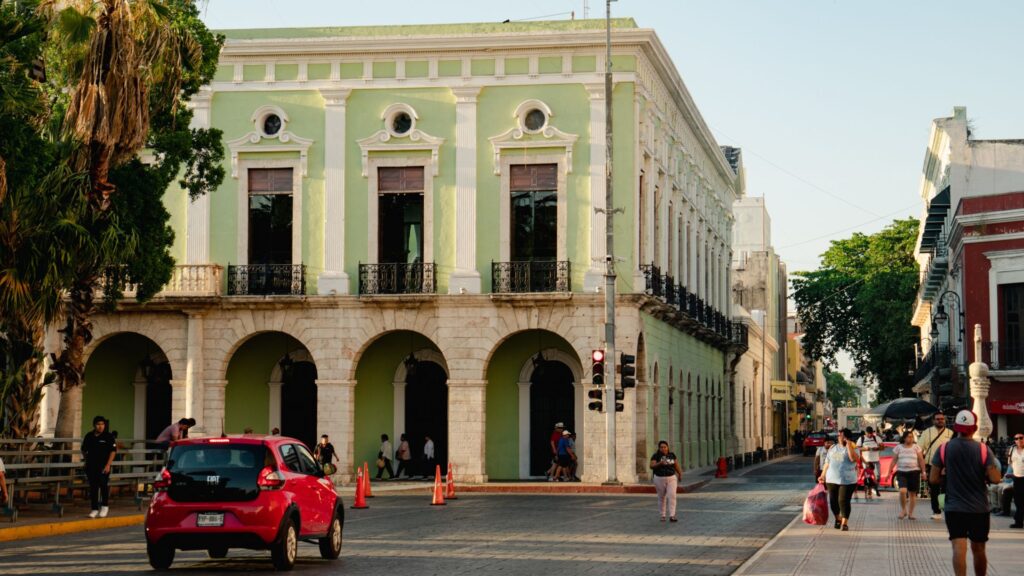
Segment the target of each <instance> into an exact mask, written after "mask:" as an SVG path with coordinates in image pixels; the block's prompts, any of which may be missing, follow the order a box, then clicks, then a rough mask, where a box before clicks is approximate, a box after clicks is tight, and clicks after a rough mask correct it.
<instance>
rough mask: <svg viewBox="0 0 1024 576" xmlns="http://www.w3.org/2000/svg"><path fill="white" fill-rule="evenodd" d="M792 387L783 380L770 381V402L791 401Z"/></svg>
mask: <svg viewBox="0 0 1024 576" xmlns="http://www.w3.org/2000/svg"><path fill="white" fill-rule="evenodd" d="M792 399H793V385H792V384H790V383H789V382H786V381H784V380H772V400H792Z"/></svg>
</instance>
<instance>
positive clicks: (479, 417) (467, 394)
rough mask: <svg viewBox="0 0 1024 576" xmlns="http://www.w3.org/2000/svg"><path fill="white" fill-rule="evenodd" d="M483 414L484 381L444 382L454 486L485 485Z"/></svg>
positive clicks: (484, 400)
mask: <svg viewBox="0 0 1024 576" xmlns="http://www.w3.org/2000/svg"><path fill="white" fill-rule="evenodd" d="M485 414H487V381H486V380H449V381H448V443H449V444H448V461H449V462H451V463H452V465H453V466H454V467H455V478H456V482H486V481H487V460H486V446H487V444H486V436H485V432H486V421H485V420H486V419H485ZM442 473H444V471H442Z"/></svg>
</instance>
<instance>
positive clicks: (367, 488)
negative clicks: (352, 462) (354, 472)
mask: <svg viewBox="0 0 1024 576" xmlns="http://www.w3.org/2000/svg"><path fill="white" fill-rule="evenodd" d="M363 482H365V486H364V488H365V489H364V490H363V491H364V492H366V497H367V498H373V490H371V489H370V466H369V465H368V464H367V463H366V462H363Z"/></svg>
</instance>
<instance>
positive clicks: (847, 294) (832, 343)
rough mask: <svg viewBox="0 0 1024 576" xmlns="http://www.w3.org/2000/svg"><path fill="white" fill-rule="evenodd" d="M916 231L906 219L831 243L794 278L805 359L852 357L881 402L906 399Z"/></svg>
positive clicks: (915, 283)
mask: <svg viewBox="0 0 1024 576" xmlns="http://www.w3.org/2000/svg"><path fill="white" fill-rule="evenodd" d="M917 231H918V221H917V220H916V219H913V218H910V219H906V220H895V221H893V223H892V224H890V225H889V226H887V227H886V228H885V229H883V230H882V231H880V232H878V233H875V234H871V235H865V234H861V233H857V234H854V235H853V236H851V237H849V238H846V239H843V240H834V241H833V242H832V245H831V246H830V247H829V249H828V250H827V251H826V252H825V253H824V254H823V255H822V263H821V266H820V267H819V268H818V269H817V270H813V271H810V272H797V273H795V274H794V279H793V288H794V293H793V298H794V300H795V301H796V307H797V313H798V314H799V316H800V322H801V324H802V325H803V327H804V329H805V331H806V334H805V336H804V340H803V343H804V347H805V349H806V350H807V354H808V356H810V357H812V358H821V359H822V361H824V362H825V363H826V365H828V366H831V367H834V366H835V365H836V356H837V354H838V353H839V352H840V351H843V350H845V351H847V352H849V354H850V355H851V356H852V357H853V361H854V365H855V367H856V369H857V372H859V373H862V374H867V375H871V376H872V377H874V378H875V380H876V381H877V382H878V400H879V401H882V400H888V399H892V398H898V397H901V396H909V395H911V390H910V388H911V386H912V382H911V379H910V377H909V376H908V373H907V371H908V370H909V369H910V367H911V366H913V361H914V354H913V343H914V339H915V333H914V329H913V327H912V326H911V324H910V318H911V316H912V314H913V307H914V299H915V297H916V295H917V288H918V267H917V262H916V261H915V260H914V243H915V241H916V238H917Z"/></svg>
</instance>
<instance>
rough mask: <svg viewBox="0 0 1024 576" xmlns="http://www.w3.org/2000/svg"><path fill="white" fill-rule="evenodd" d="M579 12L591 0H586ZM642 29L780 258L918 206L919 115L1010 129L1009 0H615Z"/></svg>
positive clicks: (316, 2)
mask: <svg viewBox="0 0 1024 576" xmlns="http://www.w3.org/2000/svg"><path fill="white" fill-rule="evenodd" d="M584 4H585V2H584V0H516V1H515V2H495V1H493V0H491V1H488V0H472V1H469V0H434V1H432V2H428V1H423V0H387V1H384V2H365V1H363V2H352V1H351V0H334V1H326V0H288V1H287V2H285V1H280V0H208V2H207V4H206V7H205V9H204V12H205V16H204V19H205V21H206V23H207V25H208V26H210V27H211V28H268V27H293V26H331V25H336V26H346V25H375V24H429V23H451V22H495V21H497V22H500V21H502V20H505V19H506V18H507V19H511V20H536V19H549V20H550V19H554V20H557V19H568V18H570V17H571V14H570V13H571V12H573V11H575V13H576V17H577V18H582V17H583V7H584ZM589 4H590V17H591V18H597V17H603V16H604V8H605V3H604V2H602V1H600V0H590V2H589ZM612 15H613V16H615V17H626V16H628V17H632V18H634V19H635V20H636V21H637V24H638V25H639V26H641V27H643V28H653V29H654V30H655V31H656V32H657V34H658V36H659V38H660V39H661V41H662V43H663V44H664V45H665V47H666V49H667V50H668V52H669V54H670V56H671V57H672V60H673V61H674V63H675V65H676V68H677V69H678V70H679V72H680V74H681V76H682V78H683V81H684V83H685V84H686V86H687V88H688V89H689V91H690V93H691V94H692V95H693V98H694V100H695V102H696V104H697V107H698V109H699V110H700V113H701V115H702V116H703V117H704V120H705V122H706V123H707V124H708V126H709V127H710V128H711V131H712V133H713V134H714V136H715V138H716V140H717V141H718V143H719V144H722V145H730V146H738V147H740V148H742V149H743V154H744V163H745V166H746V179H747V193H748V195H750V196H764V197H765V202H766V204H767V206H768V210H769V212H770V214H771V218H772V242H773V244H774V246H775V248H776V251H777V252H778V253H779V254H780V255H781V257H782V259H783V260H784V261H785V262H786V263H787V264H788V266H789V270H790V271H791V272H792V271H798V270H811V269H814V268H816V267H817V265H818V262H819V256H820V255H821V253H822V252H824V251H825V250H826V249H827V248H828V246H829V241H830V240H832V239H841V238H845V237H848V236H849V235H850V234H852V233H853V232H857V231H859V232H864V233H869V234H870V233H873V232H876V231H878V230H880V229H881V228H882V227H884V226H885V225H886V224H887V223H888V222H891V221H892V219H893V218H904V217H908V216H915V217H916V216H919V215H920V214H921V211H922V206H923V204H922V201H921V198H920V195H919V194H920V184H921V168H922V166H923V163H924V155H925V148H926V146H927V139H928V132H929V128H930V124H931V121H932V119H934V118H939V117H945V116H951V115H952V112H953V107H954V106H966V107H967V116H968V118H969V119H970V120H971V122H972V125H973V126H974V129H975V137H976V138H979V139H998V138H1024V105H1022V100H1021V95H1022V94H1024V74H1022V73H1021V71H1022V69H1024V64H1022V60H1021V56H1022V55H1024V48H1022V47H1021V45H1020V43H1019V42H1020V41H1019V38H1020V29H1021V25H1022V24H1024V2H1021V1H1018V0H1005V1H996V0H971V1H970V2H967V1H959V2H957V1H952V0H897V1H894V0H617V1H615V2H613V3H612Z"/></svg>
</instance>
